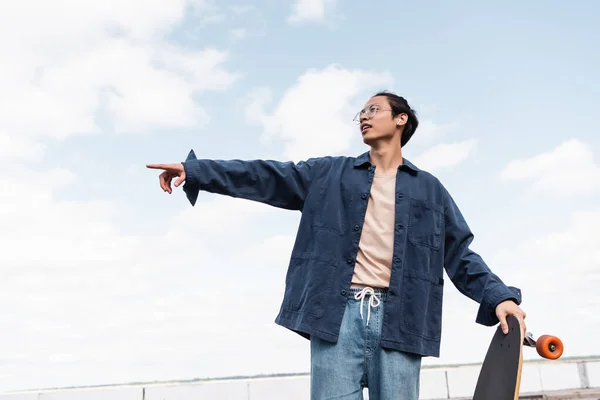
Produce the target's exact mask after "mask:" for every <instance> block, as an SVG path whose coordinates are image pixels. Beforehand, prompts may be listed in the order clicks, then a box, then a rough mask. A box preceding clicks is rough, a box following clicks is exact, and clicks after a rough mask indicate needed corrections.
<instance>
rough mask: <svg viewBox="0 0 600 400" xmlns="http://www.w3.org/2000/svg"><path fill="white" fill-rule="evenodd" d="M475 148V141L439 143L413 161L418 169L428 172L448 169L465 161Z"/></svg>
mask: <svg viewBox="0 0 600 400" xmlns="http://www.w3.org/2000/svg"><path fill="white" fill-rule="evenodd" d="M476 147H477V140H476V139H469V140H465V141H462V142H458V143H441V144H438V145H435V146H433V147H431V148H429V149H428V150H426V151H424V152H423V153H421V154H420V155H419V156H418V157H417V158H416V159H415V164H416V165H417V166H418V167H419V168H423V169H424V170H430V171H435V170H439V169H441V168H450V167H453V166H456V165H458V164H460V163H461V162H463V161H465V160H466V159H467V158H468V157H469V155H470V154H471V153H472V152H473V150H475V148H476Z"/></svg>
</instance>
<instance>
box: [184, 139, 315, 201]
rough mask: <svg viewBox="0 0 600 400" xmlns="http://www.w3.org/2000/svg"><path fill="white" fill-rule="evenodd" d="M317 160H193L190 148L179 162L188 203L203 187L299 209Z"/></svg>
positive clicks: (194, 158)
mask: <svg viewBox="0 0 600 400" xmlns="http://www.w3.org/2000/svg"><path fill="white" fill-rule="evenodd" d="M317 161H318V160H317V159H309V160H307V161H302V162H299V163H293V162H280V161H265V160H249V161H243V160H206V159H197V158H196V155H195V153H194V150H191V151H190V153H189V155H188V157H187V159H186V160H185V161H184V162H183V163H182V164H183V168H184V170H185V175H186V179H185V183H184V185H183V191H184V192H185V194H186V196H187V199H188V200H189V202H190V203H191V204H192V206H194V205H195V204H196V201H197V199H198V193H199V191H200V190H203V191H206V192H210V193H216V194H222V195H227V196H231V197H237V198H242V199H247V200H253V201H257V202H261V203H265V204H268V205H271V206H275V207H279V208H284V209H289V210H302V208H303V206H304V200H305V199H306V196H307V195H308V191H309V187H310V183H311V180H312V176H313V175H314V170H313V169H314V168H315V166H316V164H317Z"/></svg>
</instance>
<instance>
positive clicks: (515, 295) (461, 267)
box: [444, 189, 521, 326]
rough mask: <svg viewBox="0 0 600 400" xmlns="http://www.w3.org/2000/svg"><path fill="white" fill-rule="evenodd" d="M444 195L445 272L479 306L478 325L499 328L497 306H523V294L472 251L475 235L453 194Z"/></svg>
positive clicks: (446, 193)
mask: <svg viewBox="0 0 600 400" xmlns="http://www.w3.org/2000/svg"><path fill="white" fill-rule="evenodd" d="M444 192H445V193H444V194H445V205H444V215H445V217H444V218H445V254H444V263H445V269H446V272H447V273H448V276H449V277H450V279H451V280H452V283H453V284H454V286H456V288H457V289H458V290H459V291H460V292H461V293H463V294H464V295H466V296H467V297H469V298H471V299H472V300H474V301H476V302H477V303H479V311H478V312H477V318H476V322H477V323H479V324H482V325H486V326H493V325H496V324H497V323H498V322H499V320H498V318H497V317H496V307H497V306H498V304H500V303H501V302H503V301H505V300H513V301H514V302H515V303H516V304H521V291H520V290H519V289H518V288H515V287H511V286H506V285H505V284H504V283H503V282H502V280H501V279H500V278H499V277H498V276H497V275H496V274H494V273H493V272H492V271H491V270H490V268H489V267H488V266H487V265H486V263H485V262H484V261H483V259H482V258H481V256H480V255H479V254H477V253H476V252H474V251H473V250H471V249H470V248H469V245H470V244H471V242H472V241H473V237H474V236H473V233H472V232H471V230H470V229H469V226H468V225H467V222H466V221H465V219H464V217H463V216H462V214H461V212H460V210H459V209H458V207H457V205H456V203H455V202H454V200H453V199H452V197H451V196H450V194H449V193H448V192H447V191H446V190H445V189H444Z"/></svg>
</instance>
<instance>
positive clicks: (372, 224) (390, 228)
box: [352, 173, 396, 288]
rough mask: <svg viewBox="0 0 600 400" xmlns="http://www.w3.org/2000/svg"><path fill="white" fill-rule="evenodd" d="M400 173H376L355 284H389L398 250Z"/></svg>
mask: <svg viewBox="0 0 600 400" xmlns="http://www.w3.org/2000/svg"><path fill="white" fill-rule="evenodd" d="M395 199H396V175H395V174H394V175H379V174H377V173H375V176H374V178H373V185H372V187H371V195H370V196H369V202H368V204H367V211H366V214H365V222H364V225H363V230H362V233H361V236H360V242H359V245H358V253H357V255H356V266H355V267H354V275H353V277H352V287H362V286H370V287H372V288H387V287H388V286H389V283H390V275H391V263H392V256H393V254H394V225H395V215H396V209H395V207H396V200H395Z"/></svg>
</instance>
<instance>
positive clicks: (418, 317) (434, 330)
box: [400, 272, 444, 340]
mask: <svg viewBox="0 0 600 400" xmlns="http://www.w3.org/2000/svg"><path fill="white" fill-rule="evenodd" d="M401 290H402V295H401V298H402V302H401V306H400V329H401V330H402V331H404V332H406V333H410V334H413V335H417V336H420V337H422V338H425V339H430V340H439V339H440V337H441V334H442V302H443V296H444V280H443V279H442V278H434V277H431V276H428V275H425V274H420V273H418V272H410V273H405V275H404V277H403V283H402V289H401Z"/></svg>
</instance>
